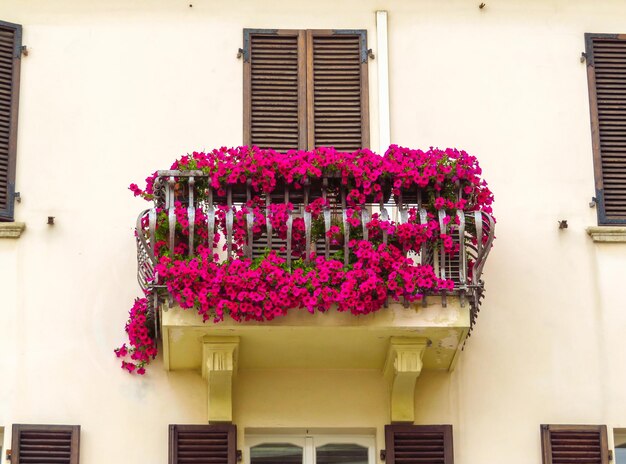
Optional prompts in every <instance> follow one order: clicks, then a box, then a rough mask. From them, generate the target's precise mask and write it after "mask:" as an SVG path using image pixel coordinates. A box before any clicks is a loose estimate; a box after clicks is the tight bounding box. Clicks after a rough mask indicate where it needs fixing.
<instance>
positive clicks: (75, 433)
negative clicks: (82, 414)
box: [11, 424, 80, 464]
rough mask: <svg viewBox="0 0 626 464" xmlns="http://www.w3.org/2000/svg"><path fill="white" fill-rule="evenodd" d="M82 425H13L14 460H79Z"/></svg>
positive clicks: (16, 463)
mask: <svg viewBox="0 0 626 464" xmlns="http://www.w3.org/2000/svg"><path fill="white" fill-rule="evenodd" d="M79 439H80V426H79V425H24V424H15V425H13V443H12V459H11V462H12V464H78V459H79Z"/></svg>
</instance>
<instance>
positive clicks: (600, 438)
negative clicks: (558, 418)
mask: <svg viewBox="0 0 626 464" xmlns="http://www.w3.org/2000/svg"><path fill="white" fill-rule="evenodd" d="M541 449H542V453H543V464H569V463H580V464H608V462H609V448H608V440H607V434H606V426H605V425H545V424H544V425H542V426H541Z"/></svg>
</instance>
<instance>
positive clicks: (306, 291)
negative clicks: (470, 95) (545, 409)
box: [116, 145, 493, 374]
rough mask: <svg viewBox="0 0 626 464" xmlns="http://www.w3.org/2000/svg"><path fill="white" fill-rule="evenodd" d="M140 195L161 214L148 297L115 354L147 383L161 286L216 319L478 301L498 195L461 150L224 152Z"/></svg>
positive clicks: (154, 224) (201, 158)
mask: <svg viewBox="0 0 626 464" xmlns="http://www.w3.org/2000/svg"><path fill="white" fill-rule="evenodd" d="M130 189H131V191H133V193H134V194H135V196H141V197H143V198H144V199H146V200H148V201H151V202H154V205H155V206H154V208H153V209H150V210H147V211H146V212H145V213H142V215H141V216H140V218H139V221H138V227H137V231H136V234H137V240H138V245H139V251H140V258H141V259H140V273H139V276H140V283H141V284H142V288H144V290H145V291H146V298H142V299H138V300H136V302H135V305H134V306H133V308H132V309H131V313H130V318H129V321H128V323H127V325H126V332H127V333H128V337H129V347H127V346H126V345H123V346H122V347H121V348H119V349H117V350H116V354H117V356H118V357H120V358H124V359H127V358H128V357H130V361H127V360H124V361H123V363H122V367H123V368H125V369H127V370H128V371H129V372H136V373H138V374H143V373H144V372H145V365H146V364H148V363H149V362H150V360H151V359H153V358H154V357H155V356H156V343H155V341H154V338H153V337H155V336H156V335H155V334H156V332H157V330H156V329H155V330H152V332H153V334H152V337H151V335H150V332H149V330H148V328H149V327H150V328H151V327H152V326H151V325H150V324H148V322H150V323H151V324H156V316H157V312H156V310H155V307H154V306H155V304H154V299H156V301H157V304H158V295H159V293H158V291H159V289H160V288H161V289H166V290H167V293H168V294H169V297H170V298H172V299H173V301H176V302H177V303H178V304H179V305H180V306H181V307H182V308H184V309H194V310H196V311H197V312H198V313H199V314H200V315H201V316H202V317H203V320H204V321H208V320H212V321H214V322H219V321H221V320H223V319H224V318H225V317H230V318H232V319H234V320H236V321H246V320H257V321H261V320H271V319H273V318H275V317H279V316H283V315H285V314H287V312H288V311H289V310H291V309H293V308H301V309H305V310H307V311H309V312H311V313H313V312H315V311H321V312H325V311H328V310H330V309H331V308H333V307H335V308H336V309H337V310H338V311H350V312H351V313H353V314H355V315H359V314H368V313H371V312H373V311H377V310H379V309H381V308H382V307H384V306H386V305H387V303H388V301H389V300H390V299H392V300H399V301H403V302H404V303H405V304H406V303H408V302H411V301H416V300H419V299H421V298H422V297H423V296H424V295H425V294H434V293H439V294H442V295H444V297H445V294H446V293H449V292H457V293H459V294H460V295H461V297H464V296H465V294H466V293H468V294H469V295H470V296H472V297H474V298H475V299H476V301H478V299H479V296H480V292H481V291H482V281H480V279H479V278H480V272H481V270H482V266H483V265H484V258H485V257H486V255H487V253H488V251H489V248H490V247H491V241H492V240H493V220H492V219H491V216H490V215H489V213H491V204H492V202H493V195H492V194H491V192H490V191H489V189H488V187H487V184H486V182H485V181H484V180H483V179H482V178H481V169H480V167H479V165H478V162H477V160H476V158H475V157H473V156H470V155H468V154H467V153H466V152H464V151H459V150H455V149H447V150H438V149H432V148H431V149H430V150H427V151H421V150H412V149H408V148H402V147H398V146H395V145H392V146H391V147H389V150H387V152H386V153H385V155H384V156H379V155H377V154H375V153H373V152H371V151H370V150H365V149H363V150H359V151H356V152H353V153H341V152H338V151H336V150H334V149H332V148H319V149H316V150H314V151H309V152H306V151H290V152H287V153H277V152H275V151H273V150H262V149H258V148H256V147H238V148H230V149H227V148H221V149H217V150H213V151H212V152H209V153H193V154H191V155H186V156H183V157H182V158H180V159H179V160H177V161H175V162H174V164H173V165H172V167H171V170H170V171H159V172H156V173H154V174H153V175H152V176H150V177H148V178H147V179H146V187H145V188H144V189H141V188H139V187H138V186H137V185H136V184H131V186H130ZM392 198H393V202H391V201H392V200H391V199H392ZM390 202H391V203H390ZM392 210H393V211H392ZM390 212H392V213H396V215H397V218H396V220H392V219H390ZM455 260H456V261H455ZM455 263H456V264H455ZM446 272H447V273H446ZM150 305H152V310H151V309H150V307H151V306H150ZM148 319H151V321H148ZM157 328H158V327H157Z"/></svg>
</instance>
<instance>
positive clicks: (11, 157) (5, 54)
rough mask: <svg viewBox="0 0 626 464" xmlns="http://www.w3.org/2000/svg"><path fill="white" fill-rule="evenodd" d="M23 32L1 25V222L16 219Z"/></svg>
mask: <svg viewBox="0 0 626 464" xmlns="http://www.w3.org/2000/svg"><path fill="white" fill-rule="evenodd" d="M20 32H21V27H20V26H18V25H14V26H11V25H4V24H3V25H0V221H3V220H4V221H6V220H9V221H10V220H12V219H13V198H11V196H10V195H9V185H10V184H13V183H14V182H15V153H16V150H15V148H16V143H15V138H16V136H17V95H18V89H19V85H18V82H19V57H16V56H15V49H16V48H19V47H21V43H20V36H21V33H20Z"/></svg>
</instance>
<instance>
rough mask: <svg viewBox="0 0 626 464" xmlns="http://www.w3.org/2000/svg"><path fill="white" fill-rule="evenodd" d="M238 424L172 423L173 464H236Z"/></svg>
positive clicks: (171, 461)
mask: <svg viewBox="0 0 626 464" xmlns="http://www.w3.org/2000/svg"><path fill="white" fill-rule="evenodd" d="M235 450H236V428H235V426H234V425H171V426H170V461H169V463H170V464H192V463H196V464H203V463H204V464H236V463H235V461H236V457H235Z"/></svg>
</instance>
